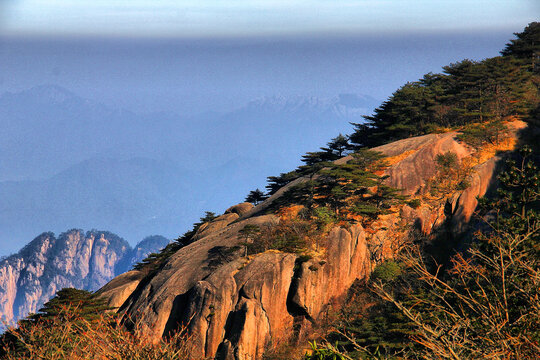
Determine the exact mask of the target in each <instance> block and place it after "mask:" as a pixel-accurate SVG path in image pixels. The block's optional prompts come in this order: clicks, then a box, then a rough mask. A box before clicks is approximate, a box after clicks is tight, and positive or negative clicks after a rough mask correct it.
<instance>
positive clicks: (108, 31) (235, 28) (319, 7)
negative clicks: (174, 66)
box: [0, 0, 540, 37]
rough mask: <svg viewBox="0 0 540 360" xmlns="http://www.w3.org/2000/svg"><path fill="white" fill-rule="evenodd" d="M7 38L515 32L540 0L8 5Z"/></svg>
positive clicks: (16, 0) (82, 0)
mask: <svg viewBox="0 0 540 360" xmlns="http://www.w3.org/2000/svg"><path fill="white" fill-rule="evenodd" d="M0 12H1V15H0V16H1V17H0V21H1V22H0V32H2V33H3V34H4V35H27V36H28V35H36V34H39V35H67V36H69V35H102V36H111V35H113V36H125V35H128V36H134V37H139V36H167V37H170V36H172V37H193V36H203V37H208V36H210V37H222V36H260V35H263V36H275V35H306V34H309V35H313V34H330V35H343V34H349V35H351V34H361V33H364V34H365V33H375V32H377V33H378V32H384V33H388V32H403V31H405V32H418V31H471V30H480V29H504V28H508V29H513V28H515V27H522V26H524V24H526V23H528V22H531V21H533V20H535V17H536V16H537V15H538V14H539V13H540V5H539V2H538V1H537V0H474V1H471V0H226V1H224V0H197V1H193V0H188V1H186V0H161V1H156V0H153V1H149V0H0Z"/></svg>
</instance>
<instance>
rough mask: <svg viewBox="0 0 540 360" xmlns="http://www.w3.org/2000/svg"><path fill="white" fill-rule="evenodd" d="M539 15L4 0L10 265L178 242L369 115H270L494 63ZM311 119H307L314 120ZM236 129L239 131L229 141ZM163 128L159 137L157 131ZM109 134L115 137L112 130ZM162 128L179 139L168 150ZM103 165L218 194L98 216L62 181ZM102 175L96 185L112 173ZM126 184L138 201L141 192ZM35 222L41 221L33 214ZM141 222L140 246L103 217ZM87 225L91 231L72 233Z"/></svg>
mask: <svg viewBox="0 0 540 360" xmlns="http://www.w3.org/2000/svg"><path fill="white" fill-rule="evenodd" d="M538 14H540V1H538V0H490V1H486V0H466V1H465V0H445V1H440V0H369V1H366V0H297V1H293V0H252V1H247V0H220V1H218V0H190V1H184V0H175V1H172V0H161V1H158V0H154V1H143V0H129V1H120V0H46V1H45V0H0V129H1V130H0V139H2V141H0V214H2V216H0V219H2V220H3V221H4V225H2V223H1V221H0V256H1V255H5V254H8V253H10V252H13V251H15V250H16V249H18V248H20V247H22V245H23V244H25V243H27V242H28V241H30V240H31V239H32V238H33V237H35V236H37V235H38V234H39V233H41V232H43V231H54V232H56V233H59V232H62V231H65V230H67V229H68V228H73V227H77V228H83V229H89V228H92V227H94V228H103V227H106V228H107V230H110V231H113V232H117V233H118V235H120V236H125V237H126V239H127V240H128V241H130V242H131V243H132V244H134V243H135V242H137V241H139V240H141V239H142V236H143V235H150V234H156V233H159V234H162V235H166V236H168V237H175V236H178V235H179V234H181V233H183V232H185V231H186V230H188V228H189V226H190V224H191V223H193V221H196V220H197V219H198V217H199V216H200V215H201V213H202V210H203V209H202V207H204V210H211V211H215V212H218V213H219V212H222V211H223V210H225V209H226V208H227V207H228V206H230V205H232V204H234V203H236V202H239V201H241V200H242V199H243V197H244V196H245V194H247V193H248V191H250V190H253V189H254V188H255V187H259V188H264V186H265V178H266V176H270V175H277V174H279V173H280V172H286V171H290V170H291V169H293V168H294V167H296V166H297V165H299V164H300V160H299V159H300V157H301V155H302V154H305V153H306V152H308V151H316V150H317V149H318V148H319V147H320V146H324V145H325V143H326V142H327V141H329V140H330V139H331V138H332V137H335V136H336V135H337V134H338V133H339V132H342V133H345V134H347V133H350V132H351V131H352V126H351V124H350V122H360V121H362V118H361V116H360V115H358V114H357V115H355V116H356V117H354V118H353V119H352V120H351V118H335V119H333V120H331V121H329V120H328V119H327V118H326V115H324V116H323V115H321V116H319V118H309V119H304V118H303V117H299V116H297V115H296V114H294V115H290V114H289V115H287V113H281V112H279V111H277V112H276V115H272V114H271V115H268V114H267V113H265V111H266V110H265V106H266V105H265V104H266V102H265V101H266V100H267V101H268V104H272V103H273V102H275V99H276V98H278V99H285V103H286V102H287V101H289V100H291V101H293V104H294V101H296V100H295V99H300V100H302V99H304V100H305V99H312V98H314V99H316V100H315V102H317V101H321V103H330V104H331V103H332V102H333V101H335V100H336V99H338V98H339V97H340V95H341V94H356V95H358V96H360V97H362V96H363V95H368V96H371V97H373V98H375V99H376V100H377V104H380V102H381V101H384V100H385V99H387V98H388V97H389V96H390V95H391V94H392V92H393V91H395V90H396V89H397V88H399V87H400V86H402V85H403V84H405V83H406V82H408V81H415V80H417V79H419V78H421V77H422V76H423V74H425V73H428V72H440V71H441V70H442V67H443V66H445V65H448V64H450V63H453V62H457V61H460V60H462V59H464V58H469V59H472V60H482V59H485V58H487V57H493V56H497V55H498V54H499V51H500V50H501V49H502V48H504V45H505V44H506V43H507V42H508V41H509V39H511V38H512V33H514V32H520V31H522V30H523V28H524V27H525V26H526V25H527V24H528V23H529V22H532V21H537V20H538V19H537V15H538ZM43 85H47V86H50V85H54V86H59V87H60V88H61V89H63V90H61V91H60V93H62V92H63V91H66V92H67V93H73V94H74V96H75V98H76V99H79V100H77V101H74V102H72V103H69V104H71V105H69V104H67V105H62V104H60V105H58V104H57V105H55V104H54V99H56V98H57V96H55V95H54V94H55V93H54V92H53V93H52V99H53V101H52V103H51V104H48V103H46V102H43V101H42V99H43V98H47V96H43V95H41V93H40V91H39V88H40V87H41V86H43ZM36 87H37V89H38V90H37V92H36V90H35V89H36ZM53 88H54V87H53ZM32 89H34V91H33V90H32ZM32 94H34V95H32ZM36 94H37V95H36ZM32 96H34V97H32ZM49 97H50V96H49ZM61 97H62V95H60V98H61ZM254 100H256V101H255V102H253V101H254ZM259 101H260V102H259ZM4 104H15V105H16V106H15V105H13V106H12V105H9V106H5V105H4ZM73 104H75V105H73ZM80 104H83V105H84V106H82V105H81V107H80V108H78V107H77V106H79V105H80ZM250 104H262V105H261V108H260V109H259V108H257V107H256V106H255V107H253V105H250ZM299 104H300V103H299ZM49 105H51V106H49ZM68 105H69V106H68ZM70 106H71V107H70ZM293 107H294V106H293ZM372 109H373V107H370V109H369V111H371V110H372ZM78 111H85V112H88V114H90V115H92V114H93V115H92V116H94V117H92V116H90V115H88V114H87V113H84V114H83V115H85V116H81V115H77V114H78ZM284 111H285V110H284ZM306 111H307V113H306V114H311V113H310V112H309V111H311V110H310V109H309V106H308V107H306ZM321 111H322V110H321ZM367 111H368V110H367ZM103 114H105V115H103ZM107 114H110V115H107ZM321 114H326V113H321ZM103 116H105V117H107V116H109V117H110V118H103ZM283 116H285V118H287V117H286V116H289V118H288V119H289V120H288V121H292V120H294V119H296V118H299V119H300V120H302V119H304V120H306V121H305V122H303V123H302V126H310V128H309V129H307V130H306V131H303V132H302V134H301V136H299V135H298V136H297V135H296V133H294V131H295V130H298V129H295V128H293V129H292V130H291V129H289V130H286V131H289V132H290V134H282V133H283V132H286V131H285V130H283V129H282V127H283V125H282V124H281V125H280V121H281V120H282V119H283ZM305 116H306V117H307V115H305ZM310 116H312V115H310ZM265 119H266V120H265ZM113 120H114V121H113ZM233 120H234V121H236V122H237V124H236V125H235V126H233V127H229V126H227V124H228V122H230V121H233ZM297 120H298V119H297ZM304 120H302V121H304ZM315 120H316V121H315ZM103 121H104V122H105V123H109V126H108V127H107V126H103ZM265 121H268V123H267V124H265ZM272 121H274V122H272ZM153 123H157V124H158V125H159V126H149V125H148V124H153ZM55 124H56V125H55ZM58 124H60V125H58ZM100 124H101V125H100ZM111 124H112V125H115V126H116V127H114V129H113V130H114V131H108V130H105V129H107V128H111V126H112V125H111ZM134 124H135V125H136V126H134ZM147 125H148V126H149V127H145V126H147ZM265 125H266V127H267V128H268V129H270V130H272V131H273V132H272V131H266V133H265V135H266V137H268V139H265V140H266V143H271V144H273V146H262V145H261V146H259V143H258V141H257V140H256V138H257V136H259V129H260V128H261V126H262V127H263V128H264V126H265ZM160 126H161V127H160ZM161 128H174V129H177V130H175V131H171V132H170V133H166V135H167V136H168V137H166V139H167V141H164V140H163V139H164V138H163V137H162V133H164V132H163V131H161V130H160V129H161ZM184 128H185V129H186V130H182V129H184ZM141 129H142V130H141ZM148 129H150V130H148ZM178 129H180V130H178ZM215 129H219V132H217V131H215ZM329 129H331V130H329ZM68 130H69V131H68ZM109 130H110V129H109ZM70 131H71V132H70ZM280 131H281V132H280ZM193 134H195V135H193ZM208 134H210V135H208ZM271 134H274V135H275V134H278V135H277V138H276V139H275V140H274V139H272V138H271ZM128 135H129V136H128ZM284 135H288V137H287V136H284ZM205 136H207V137H208V136H212V138H208V139H207V140H204V139H205ZM215 143H218V145H219V146H214V145H209V144H215ZM262 143H265V142H262ZM120 144H123V145H120ZM276 144H279V145H276ZM246 149H252V150H246ZM253 149H255V150H253ZM113 150H114V151H113ZM188 155H189V156H188ZM197 156H198V157H197ZM103 157H107V158H111V161H130V159H134V158H139V157H143V158H145V159H147V160H151V161H158V162H159V163H160V164H162V163H168V162H169V161H173V162H174V164H173V165H174V166H171V169H176V168H177V167H178V169H180V170H178V174H175V175H174V176H171V178H173V179H179V178H185V176H186V175H185V174H184V172H183V170H181V169H184V168H185V169H189V170H190V171H192V172H193V171H195V170H196V171H199V172H201V171H202V172H204V174H206V175H205V179H208V183H207V184H205V183H200V181H198V180H197V178H196V177H194V178H191V177H190V178H185V179H184V180H182V181H184V183H182V184H183V185H182V186H185V187H187V188H190V192H189V193H193V194H200V193H204V194H205V195H204V196H206V197H207V198H204V199H199V198H198V199H193V200H191V201H186V200H181V199H179V198H173V197H171V198H170V199H173V200H174V201H169V202H171V203H174V204H180V205H181V206H180V205H179V206H180V207H179V208H174V209H169V208H168V207H167V206H169V205H167V204H168V202H166V201H164V202H159V203H158V200H156V199H157V198H156V199H154V195H152V197H151V199H150V198H149V199H150V200H148V201H146V202H147V203H148V204H147V205H148V206H147V209H143V208H142V207H144V206H142V205H141V204H138V205H137V206H132V205H130V204H131V203H129V202H127V203H126V204H123V203H122V201H120V200H118V201H109V202H105V203H103V204H101V203H100V204H98V205H99V206H97V209H98V210H96V214H94V215H95V216H94V217H92V216H93V215H92V213H90V212H85V211H83V209H86V208H85V207H83V206H81V205H84V201H83V202H81V201H80V200H77V196H75V195H73V194H77V193H78V194H79V195H81V194H83V195H84V194H87V193H86V192H84V191H80V190H81V186H83V185H82V183H84V181H82V180H80V179H79V180H77V179H75V178H73V179H72V178H71V177H70V176H67V180H69V181H70V182H69V183H70V184H71V185H73V186H72V188H70V189H71V190H72V192H69V191H66V190H65V189H64V187H63V186H60V185H57V180H58V179H63V178H62V174H64V175H65V174H68V173H69V174H71V172H72V171H74V170H73V169H75V170H77V169H81V167H83V166H86V165H85V164H89V163H90V164H94V163H96V161H97V160H96V159H98V160H99V159H101V158H103ZM186 158H189V159H195V160H185V159H186ZM197 159H198V160H197ZM182 161H183V162H182ZM98 163H99V161H98ZM231 163H232V164H233V165H234V164H237V165H235V166H236V167H231V165H230V164H231ZM92 169H93V168H92ZM92 169H90V170H88V171H89V172H90V173H91V174H101V173H102V171H100V170H92ZM212 169H217V170H212ZM105 170H106V169H105ZM169 170H170V169H165V168H160V170H157V171H156V170H152V171H153V172H157V173H159V172H160V171H164V172H167V171H169ZM103 171H104V170H103ZM171 171H172V170H171ZM175 171H176V170H175ZM212 171H214V172H212ZM224 171H225V172H226V171H229V172H230V173H233V175H234V176H235V177H234V178H233V180H231V184H232V183H234V186H233V185H227V183H225V182H224V180H223V179H222V178H223V177H224V175H223V173H224ZM227 176H228V175H227ZM81 178H82V179H86V176H82V175H81ZM130 179H131V178H130ZM55 181H56V182H55ZM130 181H131V180H130ZM44 184H45V185H47V186H49V187H52V188H54V189H56V190H58V191H59V193H58V194H56V193H55V194H56V195H55V199H53V200H55V201H56V202H54V203H55V204H57V205H58V206H57V208H52V207H50V206H49V205H43V206H44V207H43V208H41V207H36V203H35V199H34V198H33V197H32V196H31V194H34V193H38V194H40V196H45V195H48V194H47V193H46V192H45V191H37V190H36V187H39V186H45V185H44ZM54 184H56V185H54ZM107 184H108V185H107V186H109V187H111V189H115V186H117V187H118V184H112V183H107ZM38 185H39V186H38ZM53 185H54V186H53ZM87 185H88V184H87ZM87 185H85V186H86V188H88V189H90V190H92V191H95V192H96V194H112V193H111V191H112V190H111V189H107V188H105V187H103V188H98V187H99V186H98V185H99V184H97V183H94V184H89V185H88V186H87ZM121 185H122V186H121V187H122V189H124V188H125V189H131V188H132V187H133V186H139V185H140V186H142V185H141V184H139V182H138V178H137V177H134V178H133V183H126V184H121ZM27 186H30V190H32V189H33V190H32V191H33V192H32V191H30V190H28V189H27V188H26V187H27ZM55 186H56V187H55ZM100 186H101V185H100ZM103 186H105V185H103ZM153 186H154V185H152V184H150V185H148V189H150V190H152V189H153ZM206 186H211V187H212V189H214V190H212V191H207V190H206ZM14 188H17V189H20V191H19V192H15V191H13V189H14ZM179 188H181V187H180V186H179ZM21 189H22V190H21ZM88 189H86V190H88ZM148 189H146V190H148ZM23 190H24V191H23ZM2 191H3V192H2ZM142 193H143V195H144V194H146V193H144V191H143V192H142ZM149 193H151V194H153V193H152V191H150V192H149ZM177 193H178V194H176V195H175V196H177V195H178V196H180V195H182V196H183V195H184V194H181V193H180V192H179V191H177ZM3 194H11V195H13V194H15V195H16V194H20V196H19V195H17V196H19V197H17V196H15V195H13V196H11V195H10V197H9V199H6V198H2V196H5V195H3ZM29 194H30V195H29ZM123 195H124V193H123V192H120V193H119V194H116V193H114V194H113V195H111V198H114V197H115V196H120V197H119V199H123V198H122V197H121V196H123ZM51 196H52V195H51ZM81 196H82V195H81ZM141 196H142V195H141ZM144 196H146V195H144ZM144 196H143V198H144V199H146V198H145V197H144ZM148 196H150V195H148ZM79 197H80V196H79ZM91 198H92V199H98V198H100V197H99V196H92V197H91ZM170 199H169V200H170ZM96 201H97V200H96ZM51 202H52V201H51ZM146 202H145V204H146ZM43 203H44V204H49V203H50V202H47V201H43ZM92 204H93V202H90V205H92ZM152 204H153V205H152ZM90 205H89V206H90ZM47 206H49V207H47ZM122 206H125V208H122ZM145 206H146V205H145ZM175 206H176V205H175ZM197 206H199V207H201V208H200V209H199V208H198V207H197ZM194 208H196V210H194ZM54 209H57V210H58V209H60V210H58V211H59V212H55V211H56V210H54ZM115 209H116V210H118V209H121V210H122V211H120V210H118V211H116V210H115ZM30 210H31V213H32V214H33V215H32V216H31V217H29V218H28V217H25V216H23V215H22V214H26V213H27V212H28V211H30ZM139 210H141V214H144V216H146V214H150V213H152V214H154V212H157V213H159V214H166V216H165V215H163V216H164V217H163V219H162V222H157V220H156V221H154V220H148V219H147V218H146V217H144V216H143V215H141V216H142V217H143V218H144V219H143V220H144V221H143V220H141V221H142V222H141V223H140V224H142V225H140V227H139V228H137V229H138V230H137V231H139V232H140V233H137V234H138V235H137V236H135V235H133V236H132V235H130V233H129V232H127V230H123V229H122V228H115V227H113V226H110V225H109V224H108V223H103V221H102V220H100V219H102V218H103V217H99V216H101V215H103V214H109V213H110V214H113V213H115V211H116V213H115V214H117V215H115V216H117V217H113V216H110V219H109V220H110V221H111V222H112V223H120V222H122V221H123V222H122V224H124V223H125V224H126V225H125V229H128V228H134V224H135V223H131V222H130V221H131V220H129V219H131V218H130V217H129V216H131V215H130V214H131V213H132V212H135V213H137V214H139V212H137V211H139ZM89 211H90V210H89ZM92 211H93V210H92ZM79 213H83V215H84V216H83V217H84V221H82V220H76V219H75V220H72V219H74V217H73V216H75V215H77V214H79ZM66 214H68V215H69V214H74V215H73V216H71V217H70V216H68V215H66ZM100 214H101V215H100ZM180 214H183V215H182V216H180ZM98 215H99V216H98ZM81 216H82V215H81ZM137 216H138V215H137ZM177 217H178V218H177ZM154 218H155V216H152V217H151V218H149V219H154ZM9 219H16V220H17V221H18V222H16V221H15V220H14V221H10V220H9ZM48 219H53V220H58V221H60V220H61V221H62V225H58V224H59V222H58V221H57V222H54V221H52V220H51V221H49V220H48ZM137 219H138V218H137ZM128 220H129V221H128ZM139 220H140V219H139ZM137 221H138V220H137ZM150 221H154V222H152V223H151V224H150ZM160 221H161V220H160ZM166 221H170V222H166ZM8 223H9V226H10V227H9V226H8V225H5V224H8ZM147 223H148V224H150V225H152V226H154V227H150V225H148V227H145V226H147V225H146V224H147ZM55 224H56V225H55ZM160 224H165V225H166V226H165V225H163V226H162V225H160ZM167 224H168V225H167ZM30 225H32V226H33V227H32V226H30ZM135 225H136V224H135ZM143 225H144V226H143ZM167 228H168V229H169V230H165V229H167ZM167 231H168V232H167ZM17 234H19V235H17Z"/></svg>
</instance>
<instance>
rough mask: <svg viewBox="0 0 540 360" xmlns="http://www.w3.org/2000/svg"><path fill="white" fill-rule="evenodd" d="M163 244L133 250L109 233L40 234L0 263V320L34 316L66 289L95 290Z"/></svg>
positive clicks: (146, 242)
mask: <svg viewBox="0 0 540 360" xmlns="http://www.w3.org/2000/svg"><path fill="white" fill-rule="evenodd" d="M167 242H168V241H167V240H166V239H165V238H161V237H158V238H155V237H154V238H152V239H150V240H148V239H145V240H143V241H141V243H139V244H138V245H137V246H136V247H135V248H134V249H132V248H131V246H130V245H129V244H128V243H127V242H126V241H125V240H124V239H122V238H120V237H118V236H117V235H115V234H112V233H110V232H107V231H89V232H86V233H84V232H83V231H82V230H77V229H74V230H70V231H68V232H65V233H62V234H60V235H59V236H58V237H55V236H54V234H53V233H43V234H41V235H39V236H38V237H36V238H35V239H34V240H33V241H32V242H30V243H29V244H28V245H26V246H25V247H24V248H23V249H22V250H21V251H19V252H18V253H17V254H14V255H11V256H9V257H7V258H5V259H3V260H2V261H0V318H1V319H2V320H4V321H6V322H8V323H12V322H14V321H16V320H18V319H20V318H22V317H25V316H26V315H28V313H30V312H36V311H38V310H39V309H40V308H41V306H42V305H43V304H44V303H45V302H47V301H48V300H49V299H50V298H52V297H53V296H54V295H55V294H56V292H57V291H58V290H61V289H62V288H65V287H74V288H78V289H85V290H90V291H94V290H97V289H99V288H100V287H102V286H103V285H105V284H106V283H107V282H108V281H109V280H111V279H112V278H113V277H114V276H116V275H119V274H121V273H122V272H124V271H127V270H129V269H130V268H131V266H132V265H133V264H134V263H136V262H138V261H141V260H142V258H144V257H146V255H148V253H150V252H156V251H159V249H161V248H162V247H163V246H165V245H166V244H167ZM133 290H134V289H131V291H133Z"/></svg>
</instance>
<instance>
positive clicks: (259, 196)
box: [245, 189, 268, 205]
mask: <svg viewBox="0 0 540 360" xmlns="http://www.w3.org/2000/svg"><path fill="white" fill-rule="evenodd" d="M266 199H268V195H266V194H265V193H263V192H262V191H261V190H259V189H255V190H252V191H250V192H249V194H248V196H246V200H245V201H246V202H250V203H252V204H253V205H257V204H259V203H261V202H263V201H264V200H266Z"/></svg>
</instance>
